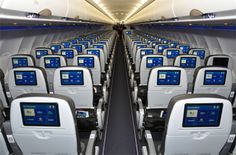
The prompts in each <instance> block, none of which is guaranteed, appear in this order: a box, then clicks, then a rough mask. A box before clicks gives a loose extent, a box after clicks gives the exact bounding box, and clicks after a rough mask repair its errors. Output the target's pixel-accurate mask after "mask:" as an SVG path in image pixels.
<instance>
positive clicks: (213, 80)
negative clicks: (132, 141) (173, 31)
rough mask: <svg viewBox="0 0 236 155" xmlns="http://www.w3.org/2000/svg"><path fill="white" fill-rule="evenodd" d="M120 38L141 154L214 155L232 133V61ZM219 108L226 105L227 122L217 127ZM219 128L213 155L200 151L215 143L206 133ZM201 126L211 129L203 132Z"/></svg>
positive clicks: (145, 39)
mask: <svg viewBox="0 0 236 155" xmlns="http://www.w3.org/2000/svg"><path fill="white" fill-rule="evenodd" d="M151 36H152V37H151ZM123 38H124V44H125V46H126V60H127V68H128V72H129V76H130V79H131V80H130V86H131V90H132V95H133V102H134V104H135V105H134V106H135V107H136V109H137V111H136V119H137V126H138V131H139V136H140V138H141V139H142V138H144V139H145V141H146V143H145V145H144V147H143V153H144V154H156V153H159V154H219V153H220V151H221V149H222V148H223V146H224V145H225V143H226V141H227V138H229V135H230V131H231V129H232V130H233V128H232V126H233V124H232V121H229V123H228V124H227V125H226V122H227V120H232V117H233V115H231V114H232V107H233V104H232V103H233V99H234V95H235V93H234V86H233V85H234V81H235V79H234V78H235V76H234V72H233V71H232V69H233V65H232V58H231V57H230V56H228V55H210V53H209V52H207V50H205V49H201V48H190V46H189V45H186V44H181V43H177V42H176V41H171V40H167V39H165V38H161V37H157V36H155V34H152V35H145V33H144V32H140V31H125V32H124V33H123ZM188 94H193V95H188ZM204 94H205V95H204ZM221 99H223V100H224V101H222V100H221ZM220 100H221V101H220ZM230 101H231V102H230ZM179 102H180V103H179ZM222 102H227V105H225V106H226V107H227V109H228V112H226V113H225V115H227V117H228V119H223V118H222V119H221V121H220V118H219V116H220V115H221V116H222V115H224V114H223V113H224V112H223V111H222V110H219V111H218V112H216V111H215V110H216V109H221V108H220V105H218V104H217V103H222ZM211 106H212V107H211ZM228 113H230V115H228ZM213 114H214V115H213ZM213 117H215V118H213ZM213 122H214V123H215V124H214V123H213ZM216 122H217V123H216ZM221 125H223V126H224V127H225V128H224V129H225V138H222V137H221V138H219V140H218V142H219V143H218V144H217V145H218V147H217V148H218V149H214V147H209V148H205V146H208V144H210V143H211V142H212V140H213V139H214V138H216V137H217V136H216V137H214V138H213V137H210V136H208V134H206V133H209V134H210V133H211V134H212V129H213V128H214V129H217V128H219V127H221ZM203 126H204V127H212V128H208V129H205V128H204V131H202V130H203V129H202V128H201V127H203ZM199 130H200V131H199ZM201 131H202V132H201ZM160 132H161V133H163V134H164V135H163V137H164V138H163V139H162V144H161V145H159V144H160V141H159V143H158V141H157V138H156V137H158V136H157V134H156V133H160ZM215 133H216V134H217V133H218V132H217V131H216V132H215ZM152 135H154V136H155V137H152ZM175 135H178V136H177V137H176V136H175ZM181 135H183V136H181ZM211 138H212V139H211ZM196 139H199V140H198V141H197V140H196ZM201 139H202V140H201ZM203 139H204V140H203ZM215 140H216V139H215ZM231 143H232V142H231ZM188 144H193V145H191V146H189V145H188ZM176 145H177V146H176ZM187 145H188V146H189V147H188V148H186V146H187ZM183 147H184V148H183ZM194 147H198V148H199V149H196V148H194ZM185 148H186V149H185ZM153 151H154V152H153ZM223 154H224V153H223Z"/></svg>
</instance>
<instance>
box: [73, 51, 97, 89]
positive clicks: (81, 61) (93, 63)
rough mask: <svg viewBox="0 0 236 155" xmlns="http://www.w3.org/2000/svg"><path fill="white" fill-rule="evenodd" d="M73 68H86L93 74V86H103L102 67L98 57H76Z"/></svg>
mask: <svg viewBox="0 0 236 155" xmlns="http://www.w3.org/2000/svg"><path fill="white" fill-rule="evenodd" d="M73 66H79V67H86V68H88V69H89V70H90V71H91V73H92V78H93V84H94V85H101V65H100V61H99V58H98V56H96V55H77V56H75V57H74V60H73Z"/></svg>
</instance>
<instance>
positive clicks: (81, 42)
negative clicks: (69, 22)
mask: <svg viewBox="0 0 236 155" xmlns="http://www.w3.org/2000/svg"><path fill="white" fill-rule="evenodd" d="M78 44H82V45H84V47H85V48H90V42H89V41H79V42H78Z"/></svg>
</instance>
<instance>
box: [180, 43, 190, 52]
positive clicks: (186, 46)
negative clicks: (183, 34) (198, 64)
mask: <svg viewBox="0 0 236 155" xmlns="http://www.w3.org/2000/svg"><path fill="white" fill-rule="evenodd" d="M177 48H179V49H181V51H182V53H183V54H188V52H189V50H190V46H189V45H184V44H180V45H178V46H177Z"/></svg>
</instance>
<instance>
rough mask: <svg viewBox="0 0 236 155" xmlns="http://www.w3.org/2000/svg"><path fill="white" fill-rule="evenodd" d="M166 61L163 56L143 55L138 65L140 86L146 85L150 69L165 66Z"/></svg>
mask: <svg viewBox="0 0 236 155" xmlns="http://www.w3.org/2000/svg"><path fill="white" fill-rule="evenodd" d="M167 65H168V60H167V58H166V56H163V55H145V56H143V58H142V60H141V64H140V85H147V82H148V77H149V73H150V71H151V69H152V68H155V67H160V66H167Z"/></svg>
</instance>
